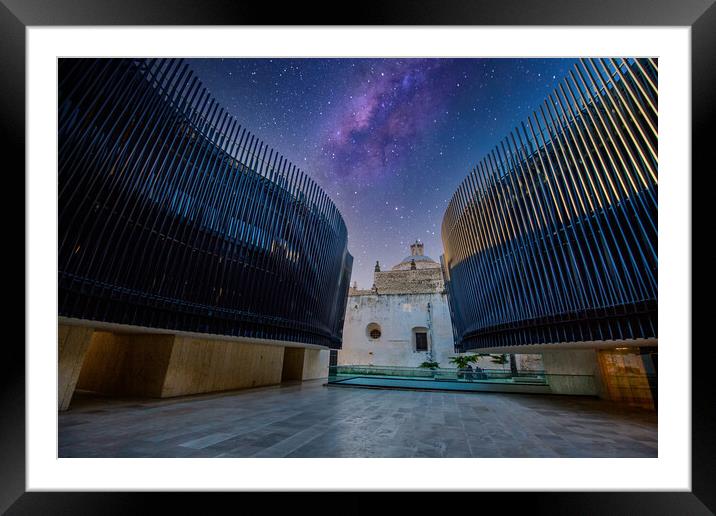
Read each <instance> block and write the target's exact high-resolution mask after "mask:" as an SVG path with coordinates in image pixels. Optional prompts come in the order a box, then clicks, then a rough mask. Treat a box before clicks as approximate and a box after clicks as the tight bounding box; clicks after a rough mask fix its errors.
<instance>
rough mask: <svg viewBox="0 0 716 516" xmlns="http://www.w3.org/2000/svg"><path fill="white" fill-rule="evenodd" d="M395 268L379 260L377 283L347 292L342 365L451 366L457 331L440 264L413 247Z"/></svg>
mask: <svg viewBox="0 0 716 516" xmlns="http://www.w3.org/2000/svg"><path fill="white" fill-rule="evenodd" d="M410 252H411V254H410V256H407V257H406V258H405V259H404V260H403V261H401V262H400V263H399V264H397V265H395V266H394V267H392V268H391V269H390V270H386V271H381V270H380V265H379V264H378V263H376V271H375V275H374V284H373V288H371V289H365V290H360V289H358V288H357V287H356V286H355V285H354V286H353V287H351V288H350V289H349V291H348V303H347V307H346V315H345V322H344V326H343V347H342V349H341V350H340V351H339V352H338V363H339V364H340V365H376V366H402V367H417V366H419V365H420V364H421V363H423V362H425V361H429V360H435V361H436V362H439V364H440V366H441V367H450V362H449V357H451V356H453V355H454V354H455V353H454V349H453V344H454V343H453V334H452V326H451V323H450V311H449V309H448V303H447V294H446V293H445V283H444V281H443V276H442V270H441V269H440V265H439V264H438V263H436V262H435V261H433V260H432V259H430V258H429V257H427V256H425V255H424V254H423V244H422V243H421V242H415V243H414V244H412V245H411V246H410Z"/></svg>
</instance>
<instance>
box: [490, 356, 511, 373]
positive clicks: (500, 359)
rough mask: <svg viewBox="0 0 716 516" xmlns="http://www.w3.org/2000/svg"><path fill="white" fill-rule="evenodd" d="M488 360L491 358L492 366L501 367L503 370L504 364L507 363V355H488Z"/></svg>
mask: <svg viewBox="0 0 716 516" xmlns="http://www.w3.org/2000/svg"><path fill="white" fill-rule="evenodd" d="M490 358H492V363H493V364H497V365H501V366H502V368H503V369H504V368H505V367H504V366H505V364H506V363H507V362H509V358H508V355H506V354H502V355H490Z"/></svg>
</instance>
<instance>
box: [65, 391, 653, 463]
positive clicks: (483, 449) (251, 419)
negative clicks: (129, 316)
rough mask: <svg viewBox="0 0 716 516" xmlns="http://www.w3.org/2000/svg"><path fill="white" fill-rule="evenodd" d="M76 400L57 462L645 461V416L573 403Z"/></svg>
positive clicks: (372, 394)
mask: <svg viewBox="0 0 716 516" xmlns="http://www.w3.org/2000/svg"><path fill="white" fill-rule="evenodd" d="M322 383H323V382H322V381H313V382H304V383H303V384H292V385H288V386H276V387H268V388H259V389H252V390H245V391H238V392H231V393H220V394H213V395H201V396H191V397H185V398H179V399H171V400H136V399H135V400H119V399H106V398H100V397H97V396H91V395H88V396H85V395H83V394H80V395H79V396H78V400H77V402H76V403H75V402H73V407H72V409H71V410H69V411H67V412H63V413H61V414H60V415H59V434H58V439H59V450H58V454H59V456H60V457H656V456H657V453H658V446H657V424H656V420H657V418H656V413H655V412H650V411H645V410H642V409H631V408H629V407H624V406H620V405H615V404H613V403H610V402H605V401H600V400H596V399H592V398H580V397H573V396H537V395H517V394H499V393H480V394H476V393H452V392H415V391H388V390H376V389H360V388H331V387H325V386H323V385H322Z"/></svg>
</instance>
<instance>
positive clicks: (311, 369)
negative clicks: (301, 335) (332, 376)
mask: <svg viewBox="0 0 716 516" xmlns="http://www.w3.org/2000/svg"><path fill="white" fill-rule="evenodd" d="M330 353H331V352H330V351H329V350H327V349H306V350H305V353H304V355H303V378H302V379H303V380H316V379H318V378H328V359H329V356H330Z"/></svg>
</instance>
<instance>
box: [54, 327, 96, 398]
mask: <svg viewBox="0 0 716 516" xmlns="http://www.w3.org/2000/svg"><path fill="white" fill-rule="evenodd" d="M92 332H93V330H92V328H85V327H82V326H64V325H60V326H59V328H58V332H57V358H58V364H57V404H58V407H59V409H60V410H67V407H69V406H70V401H72V395H73V394H74V392H75V386H76V385H77V380H78V378H79V376H80V370H81V368H82V362H83V361H84V358H85V355H86V354H87V350H88V349H89V347H90V343H91V340H92Z"/></svg>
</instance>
